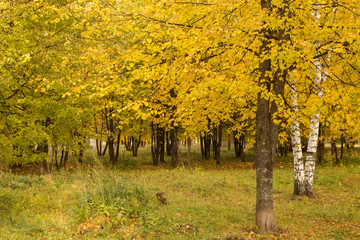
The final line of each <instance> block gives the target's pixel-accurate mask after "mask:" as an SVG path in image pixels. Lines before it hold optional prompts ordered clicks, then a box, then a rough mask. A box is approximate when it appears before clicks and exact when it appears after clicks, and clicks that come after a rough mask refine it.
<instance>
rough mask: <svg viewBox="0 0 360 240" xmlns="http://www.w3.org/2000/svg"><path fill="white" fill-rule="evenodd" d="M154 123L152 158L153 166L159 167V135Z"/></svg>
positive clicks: (152, 128)
mask: <svg viewBox="0 0 360 240" xmlns="http://www.w3.org/2000/svg"><path fill="white" fill-rule="evenodd" d="M156 132H157V131H156V128H155V126H154V123H151V156H152V159H153V165H155V166H157V165H159V149H158V143H157V133H156Z"/></svg>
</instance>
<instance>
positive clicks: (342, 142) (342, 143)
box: [340, 134, 345, 160]
mask: <svg viewBox="0 0 360 240" xmlns="http://www.w3.org/2000/svg"><path fill="white" fill-rule="evenodd" d="M344 144H345V138H344V135H343V134H341V147H340V159H341V160H342V159H343V154H344Z"/></svg>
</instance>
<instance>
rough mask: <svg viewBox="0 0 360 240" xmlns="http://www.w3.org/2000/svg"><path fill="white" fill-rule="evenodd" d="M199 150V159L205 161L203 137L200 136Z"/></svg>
mask: <svg viewBox="0 0 360 240" xmlns="http://www.w3.org/2000/svg"><path fill="white" fill-rule="evenodd" d="M200 150H201V157H202V159H205V143H204V137H203V136H201V135H200Z"/></svg>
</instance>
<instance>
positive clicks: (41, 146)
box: [36, 141, 49, 173]
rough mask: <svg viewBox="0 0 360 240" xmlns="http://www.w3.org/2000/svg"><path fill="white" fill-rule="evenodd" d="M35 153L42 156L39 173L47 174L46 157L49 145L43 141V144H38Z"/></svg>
mask: <svg viewBox="0 0 360 240" xmlns="http://www.w3.org/2000/svg"><path fill="white" fill-rule="evenodd" d="M36 152H37V153H40V154H44V159H43V160H42V161H40V163H39V168H40V172H41V173H47V172H48V166H47V160H46V159H47V155H48V153H49V145H48V144H47V143H46V141H44V142H43V143H41V144H39V145H38V146H37V148H36Z"/></svg>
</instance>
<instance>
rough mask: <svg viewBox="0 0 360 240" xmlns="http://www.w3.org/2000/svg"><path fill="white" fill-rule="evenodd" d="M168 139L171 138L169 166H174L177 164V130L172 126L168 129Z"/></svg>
mask: <svg viewBox="0 0 360 240" xmlns="http://www.w3.org/2000/svg"><path fill="white" fill-rule="evenodd" d="M170 140H171V168H176V167H177V166H178V162H179V160H178V147H179V144H178V139H177V130H176V128H175V127H173V128H172V129H171V130H170Z"/></svg>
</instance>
